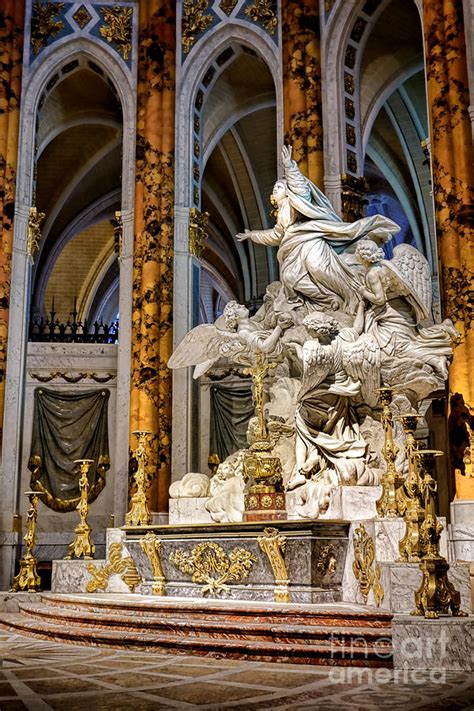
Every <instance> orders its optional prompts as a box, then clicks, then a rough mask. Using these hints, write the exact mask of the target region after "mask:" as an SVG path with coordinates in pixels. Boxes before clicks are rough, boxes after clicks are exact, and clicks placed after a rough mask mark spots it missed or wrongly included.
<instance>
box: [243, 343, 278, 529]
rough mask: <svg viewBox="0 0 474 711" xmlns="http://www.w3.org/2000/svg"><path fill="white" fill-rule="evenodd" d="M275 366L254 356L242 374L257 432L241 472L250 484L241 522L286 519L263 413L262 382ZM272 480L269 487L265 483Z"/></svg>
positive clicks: (276, 461)
mask: <svg viewBox="0 0 474 711" xmlns="http://www.w3.org/2000/svg"><path fill="white" fill-rule="evenodd" d="M275 366H276V363H268V361H267V360H266V359H265V357H264V355H263V353H261V352H260V351H257V352H256V355H255V365H254V366H252V367H250V368H246V369H245V370H244V373H245V374H246V375H251V376H252V382H253V396H254V403H255V415H256V417H257V423H258V426H257V432H256V437H255V442H253V443H252V444H251V445H250V447H249V451H248V452H247V454H246V457H245V460H244V471H245V473H246V475H247V476H248V477H250V478H251V479H253V480H254V482H255V483H254V484H253V485H252V486H251V487H250V489H249V491H248V493H247V494H246V495H245V514H244V518H245V520H247V521H249V520H265V519H268V520H273V519H276V518H280V519H281V518H286V510H285V497H284V494H283V493H282V492H281V462H280V459H279V458H278V457H275V456H273V455H272V454H271V449H272V443H271V441H270V437H269V436H268V431H267V425H266V421H265V412H264V379H265V376H266V374H267V373H268V371H269V370H270V369H271V368H274V367H275ZM270 479H273V482H272V483H269V480H270Z"/></svg>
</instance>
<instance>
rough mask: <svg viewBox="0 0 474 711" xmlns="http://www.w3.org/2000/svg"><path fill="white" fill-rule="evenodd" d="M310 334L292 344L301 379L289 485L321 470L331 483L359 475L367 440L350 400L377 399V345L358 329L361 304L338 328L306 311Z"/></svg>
mask: <svg viewBox="0 0 474 711" xmlns="http://www.w3.org/2000/svg"><path fill="white" fill-rule="evenodd" d="M303 324H304V325H305V326H306V329H307V330H308V332H309V334H310V339H309V340H307V341H306V342H305V343H304V345H303V346H300V345H299V344H296V343H295V344H293V345H294V347H295V348H296V350H297V351H299V354H300V357H301V359H302V361H303V379H302V384H301V390H300V393H299V397H298V406H297V409H296V415H295V426H296V465H295V471H294V475H293V477H292V480H291V482H290V483H289V485H288V488H290V489H291V488H294V487H295V486H298V485H299V484H303V483H304V482H305V480H306V477H307V476H308V475H310V474H312V475H313V476H314V475H316V476H317V475H318V473H320V472H323V471H325V472H326V475H328V474H329V479H330V480H331V481H332V483H333V484H334V485H336V484H338V483H345V484H352V483H356V482H357V480H358V479H359V478H360V477H361V476H362V475H363V474H364V471H365V468H366V463H367V462H366V455H367V454H368V445H367V443H366V442H365V440H364V439H363V438H362V437H361V435H360V430H359V423H358V420H357V416H356V414H355V411H354V409H353V406H352V403H351V401H352V399H353V398H355V397H358V396H360V397H362V398H363V399H367V402H368V403H369V404H375V403H376V401H377V393H376V389H377V387H378V386H379V379H380V375H379V373H380V370H379V365H380V359H379V355H380V349H379V347H378V345H377V343H376V341H375V340H374V339H373V338H372V337H371V336H368V335H367V334H362V329H363V325H364V309H363V303H362V302H361V303H360V304H359V307H358V310H357V315H356V319H355V321H354V325H353V327H350V328H340V327H339V324H338V323H337V321H336V320H335V319H334V318H332V317H331V316H328V315H327V314H324V313H314V314H310V315H309V316H307V317H306V318H305V319H304V321H303Z"/></svg>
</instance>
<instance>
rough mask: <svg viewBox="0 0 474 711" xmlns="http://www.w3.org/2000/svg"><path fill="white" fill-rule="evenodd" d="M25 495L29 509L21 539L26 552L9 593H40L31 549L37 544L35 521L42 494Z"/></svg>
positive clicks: (38, 579) (35, 562)
mask: <svg viewBox="0 0 474 711" xmlns="http://www.w3.org/2000/svg"><path fill="white" fill-rule="evenodd" d="M25 495H26V496H28V497H29V499H30V508H29V510H28V513H27V515H26V533H25V536H24V538H23V540H24V542H25V549H26V550H25V553H24V555H23V556H22V558H21V560H20V570H19V572H18V575H15V577H14V578H13V580H12V586H11V592H18V590H27V591H28V592H40V591H41V580H40V577H39V575H38V572H37V570H36V566H37V564H38V560H37V558H36V556H35V555H33V548H34V547H35V546H36V544H37V542H38V538H37V536H36V520H37V518H38V502H39V500H40V496H42V495H43V494H42V492H40V491H25Z"/></svg>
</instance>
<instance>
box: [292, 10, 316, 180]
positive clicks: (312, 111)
mask: <svg viewBox="0 0 474 711" xmlns="http://www.w3.org/2000/svg"><path fill="white" fill-rule="evenodd" d="M282 36H283V38H284V43H283V106H284V127H285V143H291V144H292V145H293V158H294V159H295V160H296V162H297V163H298V167H299V169H300V170H301V172H302V173H304V175H306V176H307V177H308V178H309V179H310V180H312V181H313V182H314V183H316V184H317V185H318V186H319V187H320V188H321V189H323V178H324V161H323V124H322V104H321V52H320V36H319V12H318V6H317V3H316V2H314V0H283V1H282Z"/></svg>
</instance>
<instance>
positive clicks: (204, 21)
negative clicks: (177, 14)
mask: <svg viewBox="0 0 474 711" xmlns="http://www.w3.org/2000/svg"><path fill="white" fill-rule="evenodd" d="M208 6H209V0H184V6H183V19H182V21H181V44H182V45H183V50H184V52H185V53H186V54H187V53H188V52H189V50H190V49H191V47H192V46H193V44H195V42H196V41H197V38H198V35H199V34H200V33H201V32H204V30H207V28H208V27H209V25H210V24H211V22H212V15H206V14H205V13H206V10H207V9H208Z"/></svg>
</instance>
